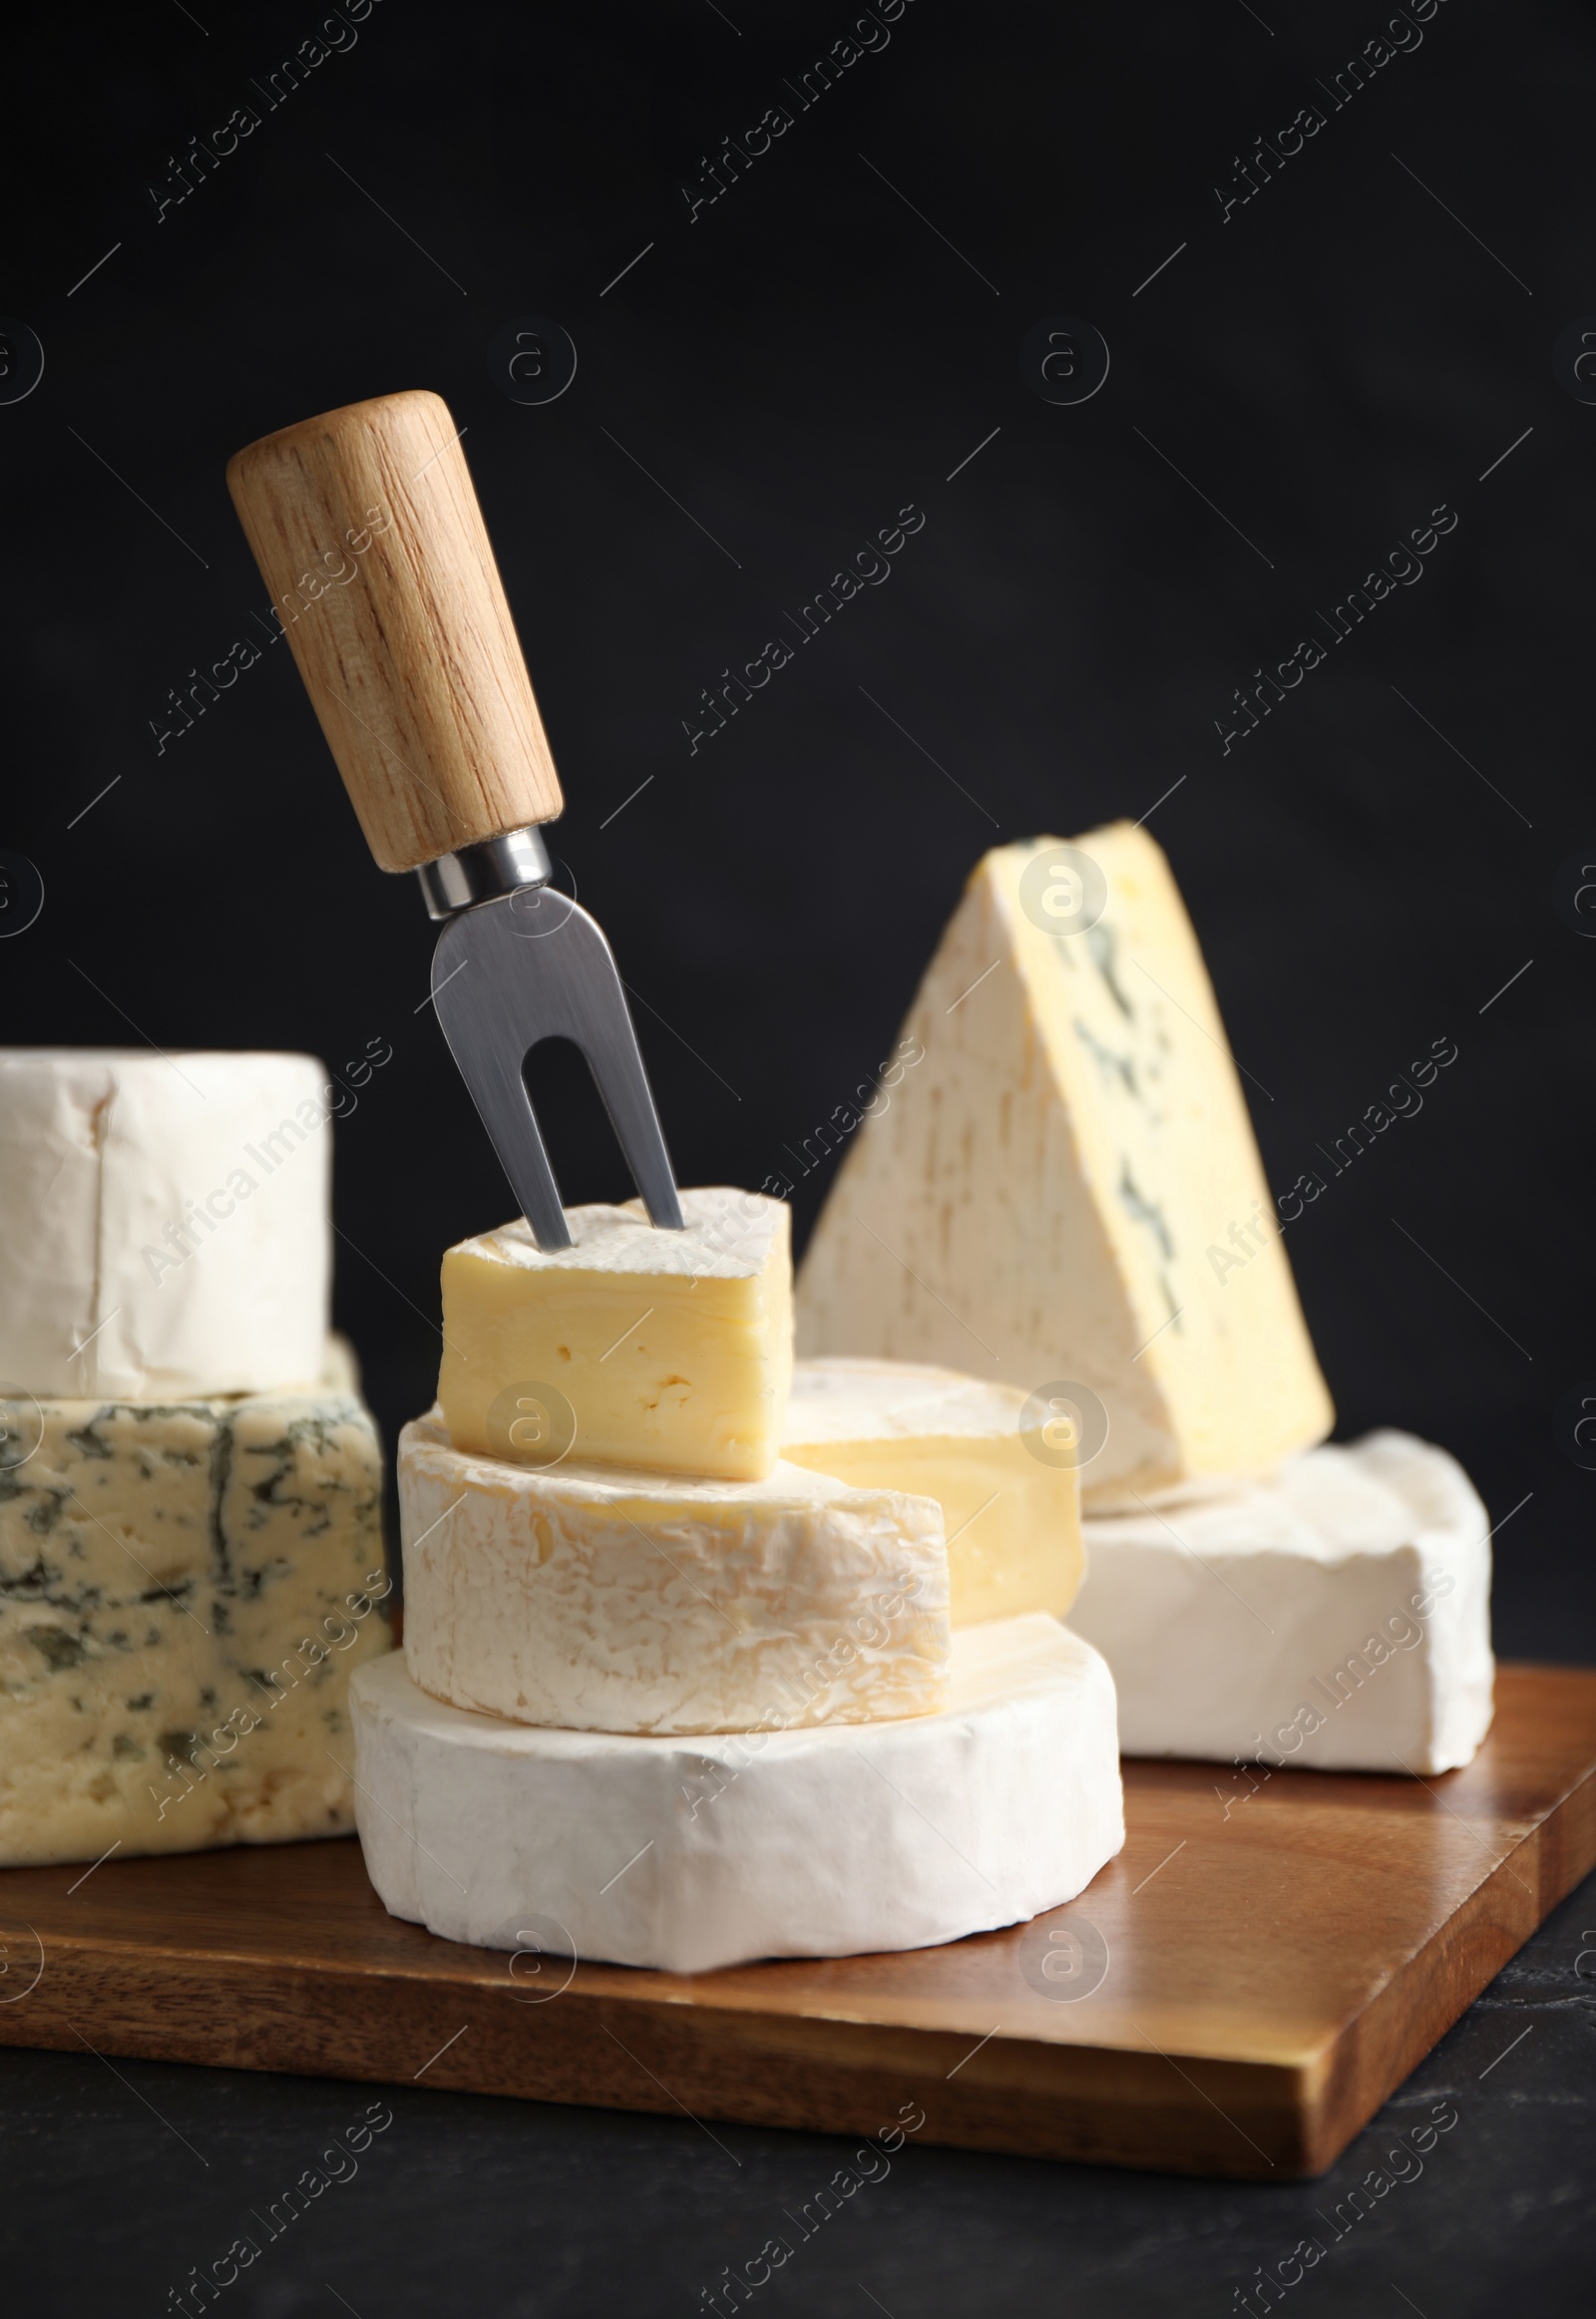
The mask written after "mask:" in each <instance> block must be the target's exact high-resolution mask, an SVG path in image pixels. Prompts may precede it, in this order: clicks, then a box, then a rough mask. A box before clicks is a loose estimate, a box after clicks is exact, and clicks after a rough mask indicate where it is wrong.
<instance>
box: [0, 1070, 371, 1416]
mask: <svg viewBox="0 0 1596 2319" xmlns="http://www.w3.org/2000/svg"><path fill="white" fill-rule="evenodd" d="M343 1096H344V1090H343V1089H341V1088H334V1087H331V1086H329V1084H328V1082H327V1074H326V1070H325V1068H324V1066H323V1065H322V1064H320V1063H318V1062H316V1061H315V1060H314V1058H313V1057H311V1056H309V1055H294V1054H252V1053H245V1054H185V1053H177V1054H173V1055H170V1056H167V1055H161V1054H156V1053H153V1052H148V1051H142V1050H141V1051H138V1052H130V1051H126V1050H122V1049H118V1048H96V1047H6V1048H0V1213H3V1215H4V1218H5V1229H4V1232H3V1234H0V1390H3V1389H5V1388H7V1387H9V1388H10V1389H12V1390H13V1391H21V1392H25V1393H35V1394H38V1395H40V1396H45V1395H52V1396H71V1397H74V1398H77V1397H82V1398H84V1399H92V1398H93V1399H108V1398H115V1399H120V1400H144V1401H153V1400H178V1399H184V1398H187V1397H191V1396H193V1395H196V1394H200V1395H208V1394H213V1393H239V1392H264V1391H271V1390H274V1389H275V1388H277V1387H278V1386H282V1385H291V1384H300V1385H306V1384H313V1383H314V1382H315V1381H316V1378H317V1377H318V1375H319V1374H320V1368H321V1358H322V1353H323V1351H324V1348H325V1346H326V1341H327V1312H328V1293H329V1282H330V1279H331V1237H330V1226H329V1222H328V1208H327V1198H328V1183H329V1180H330V1169H331V1156H332V1140H331V1138H332V1129H331V1119H332V1113H333V1110H334V1109H335V1108H337V1106H338V1104H339V1103H340V1102H341V1101H342V1100H343Z"/></svg>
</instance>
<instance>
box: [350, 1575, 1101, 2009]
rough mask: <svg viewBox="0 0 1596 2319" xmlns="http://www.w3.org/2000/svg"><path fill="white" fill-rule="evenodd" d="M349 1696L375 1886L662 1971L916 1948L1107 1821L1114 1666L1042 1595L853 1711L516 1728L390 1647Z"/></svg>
mask: <svg viewBox="0 0 1596 2319" xmlns="http://www.w3.org/2000/svg"><path fill="white" fill-rule="evenodd" d="M350 1712H351V1714H352V1716H353V1719H354V1725H355V1740H356V1758H355V1768H356V1776H357V1778H358V1780H359V1788H358V1790H357V1796H356V1809H357V1813H358V1817H359V1822H360V1840H361V1843H362V1845H363V1847H364V1849H365V1856H366V1867H367V1871H368V1873H369V1874H370V1877H371V1881H372V1883H373V1884H374V1885H375V1886H376V1889H377V1892H378V1894H379V1896H380V1898H381V1899H382V1901H383V1903H384V1905H385V1906H386V1907H387V1908H388V1909H389V1910H391V1911H392V1913H393V1914H394V1915H395V1916H402V1917H409V1918H412V1919H414V1920H415V1921H417V1922H419V1923H422V1924H425V1925H426V1926H427V1927H428V1928H429V1930H431V1931H432V1932H435V1933H438V1934H441V1935H442V1936H443V1938H444V1939H446V1940H455V1941H469V1942H472V1943H475V1944H476V1945H478V1946H479V1947H497V1948H512V1947H514V1946H515V1945H516V1930H517V1929H518V1928H520V1927H523V1926H525V1925H526V1924H527V1922H528V1918H529V1916H532V1917H539V1918H543V1919H545V1920H548V1919H552V1920H553V1921H554V1924H555V1925H556V1926H558V1927H559V1928H561V1929H562V1931H563V1933H564V1935H565V1937H566V1939H567V1940H568V1941H569V1944H570V1948H569V1949H568V1951H567V1954H568V1955H569V1954H570V1953H571V1951H572V1950H574V1951H575V1953H576V1954H577V1955H579V1956H583V1957H590V1958H597V1959H604V1960H608V1961H610V1962H612V1963H615V1964H620V1965H643V1966H652V1967H655V1968H658V1969H661V1970H664V1971H667V1972H678V1973H698V1972H706V1971H710V1970H712V1969H713V1968H715V1967H718V1966H722V1965H736V1964H742V1963H745V1962H747V1961H749V1960H750V1959H752V1958H756V1957H841V1956H851V1955H855V1954H858V1953H860V1952H870V1951H881V1950H889V1949H914V1948H923V1947H926V1946H929V1945H931V1944H933V1943H936V1942H941V1941H953V1940H960V1939H962V1938H963V1937H964V1936H965V1935H966V1934H967V1933H975V1932H986V1931H990V1930H991V1929H992V1928H993V1927H994V1926H997V1925H1004V1924H1013V1923H1016V1922H1019V1921H1021V1920H1022V1919H1025V1918H1028V1917H1031V1916H1035V1915H1037V1914H1039V1913H1040V1911H1041V1910H1043V1909H1047V1908H1055V1907H1058V1906H1060V1905H1061V1904H1062V1903H1063V1902H1064V1901H1066V1900H1072V1899H1073V1898H1074V1897H1075V1895H1076V1894H1077V1893H1078V1892H1080V1891H1082V1890H1083V1889H1084V1887H1085V1886H1086V1885H1087V1884H1088V1883H1089V1882H1090V1881H1091V1879H1092V1877H1093V1876H1094V1875H1095V1874H1096V1873H1097V1870H1098V1869H1099V1868H1101V1867H1102V1865H1103V1864H1104V1862H1105V1861H1107V1860H1109V1859H1111V1858H1112V1857H1113V1855H1114V1853H1115V1852H1117V1851H1118V1849H1119V1847H1120V1845H1121V1844H1122V1842H1123V1841H1124V1818H1123V1810H1122V1803H1121V1794H1120V1783H1119V1765H1118V1758H1117V1755H1116V1753H1115V1737H1114V1694H1113V1685H1112V1682H1111V1681H1110V1679H1109V1675H1108V1671H1107V1669H1106V1667H1105V1666H1104V1665H1103V1663H1102V1661H1101V1659H1100V1658H1099V1657H1098V1656H1097V1654H1096V1653H1095V1652H1094V1651H1091V1650H1089V1649H1088V1648H1087V1647H1086V1645H1084V1644H1083V1643H1081V1642H1080V1641H1079V1640H1078V1639H1077V1638H1076V1637H1074V1636H1072V1635H1071V1634H1070V1633H1069V1632H1068V1631H1067V1629H1065V1628H1062V1627H1060V1626H1058V1625H1057V1624H1056V1623H1055V1622H1054V1621H1053V1620H1051V1619H1048V1618H1045V1617H1043V1616H1040V1615H1037V1616H1034V1617H1031V1618H1026V1619H1014V1620H1009V1621H1004V1622H1000V1623H998V1624H995V1625H993V1626H987V1627H978V1628H973V1629H971V1630H970V1631H969V1632H968V1633H965V1634H961V1635H959V1636H956V1637H955V1640H954V1676H953V1695H952V1699H951V1701H950V1704H949V1706H948V1708H947V1709H946V1710H945V1711H944V1712H943V1713H942V1714H941V1715H937V1716H925V1717H918V1718H915V1719H913V1720H911V1721H907V1722H899V1723H881V1724H874V1725H871V1726H869V1727H867V1728H865V1729H860V1728H858V1727H847V1726H840V1725H833V1726H829V1727H824V1728H822V1729H820V1730H814V1731H803V1732H780V1733H774V1734H770V1735H765V1734H760V1733H750V1734H747V1735H744V1736H742V1737H736V1736H726V1737H721V1738H718V1739H701V1740H699V1741H697V1742H695V1743H694V1744H692V1745H687V1744H685V1743H683V1742H682V1741H680V1740H676V1739H618V1738H611V1737H607V1736H604V1735H600V1734H594V1733H578V1732H553V1731H531V1730H528V1729H526V1728H525V1727H523V1726H520V1725H516V1724H510V1723H504V1722H498V1721H492V1720H489V1719H487V1718H484V1717H481V1716H468V1715H463V1714H462V1713H461V1712H460V1711H459V1710H458V1709H455V1708H450V1707H445V1706H442V1705H441V1704H440V1703H439V1702H437V1701H435V1700H433V1699H431V1698H429V1697H428V1696H427V1694H426V1693H425V1692H422V1691H420V1690H418V1688H417V1687H416V1686H415V1684H413V1683H412V1682H411V1681H410V1679H409V1676H408V1675H407V1674H406V1672H405V1670H404V1668H403V1666H402V1665H401V1664H400V1663H399V1662H398V1661H397V1660H394V1661H391V1662H389V1663H388V1664H386V1665H383V1666H378V1667H370V1668H364V1669H362V1670H361V1672H360V1673H359V1674H358V1675H357V1677H356V1679H355V1681H354V1683H353V1684H352V1685H351V1686H350ZM547 1945H548V1948H549V1950H551V1951H553V1950H557V1949H558V1947H559V1943H558V1941H555V1940H550V1941H549V1942H548V1944H547Z"/></svg>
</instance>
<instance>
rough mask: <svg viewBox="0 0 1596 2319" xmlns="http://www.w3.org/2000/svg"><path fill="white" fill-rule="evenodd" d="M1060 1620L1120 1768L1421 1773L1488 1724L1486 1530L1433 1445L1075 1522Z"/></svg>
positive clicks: (1231, 1789)
mask: <svg viewBox="0 0 1596 2319" xmlns="http://www.w3.org/2000/svg"><path fill="white" fill-rule="evenodd" d="M1085 1529H1086V1558H1087V1577H1086V1583H1085V1585H1084V1586H1083V1587H1082V1588H1081V1591H1080V1595H1079V1597H1078V1598H1077V1600H1076V1603H1075V1607H1074V1609H1073V1611H1072V1612H1071V1613H1070V1621H1069V1623H1070V1625H1071V1627H1072V1628H1073V1629H1074V1630H1075V1632H1076V1633H1077V1634H1080V1635H1084V1636H1085V1638H1086V1640H1087V1641H1088V1642H1090V1643H1092V1644H1094V1645H1095V1647H1096V1648H1097V1649H1098V1650H1099V1651H1100V1652H1101V1653H1102V1655H1103V1657H1104V1658H1105V1659H1106V1660H1107V1662H1108V1664H1109V1666H1110V1667H1111V1668H1112V1669H1113V1673H1114V1683H1115V1686H1116V1688H1117V1690H1118V1693H1119V1735H1120V1745H1121V1747H1122V1748H1123V1750H1124V1752H1125V1753H1126V1754H1128V1755H1193V1756H1198V1757H1204V1758H1208V1759H1210V1760H1212V1761H1214V1762H1217V1763H1222V1764H1224V1765H1226V1766H1227V1775H1226V1778H1225V1780H1224V1781H1223V1782H1222V1784H1221V1790H1220V1794H1221V1801H1222V1802H1223V1801H1224V1800H1226V1799H1227V1798H1228V1799H1233V1800H1234V1801H1236V1802H1239V1801H1240V1800H1241V1799H1242V1798H1243V1797H1245V1796H1247V1795H1249V1794H1251V1793H1252V1792H1254V1788H1255V1786H1256V1781H1254V1782H1253V1784H1252V1785H1249V1784H1248V1783H1247V1781H1246V1779H1245V1778H1244V1777H1243V1776H1242V1775H1240V1774H1239V1773H1237V1772H1236V1770H1235V1768H1234V1767H1235V1766H1236V1765H1237V1764H1239V1763H1261V1764H1265V1765H1269V1766H1279V1765H1280V1764H1282V1763H1285V1764H1289V1765H1291V1766H1292V1767H1293V1768H1294V1769H1303V1768H1310V1769H1317V1770H1326V1771H1331V1770H1335V1771H1385V1772H1390V1773H1394V1774H1397V1775H1398V1776H1399V1775H1400V1774H1402V1773H1403V1772H1418V1773H1423V1774H1425V1775H1427V1774H1429V1773H1431V1772H1435V1771H1449V1770H1451V1769H1452V1768H1453V1767H1454V1766H1455V1765H1457V1764H1459V1763H1466V1762H1467V1761H1468V1760H1469V1758H1470V1757H1471V1756H1472V1754H1473V1753H1474V1750H1475V1749H1476V1747H1477V1746H1478V1745H1479V1742H1480V1740H1481V1739H1483V1738H1484V1736H1485V1734H1486V1732H1487V1731H1488V1730H1489V1728H1490V1719H1491V1686H1492V1676H1493V1662H1492V1659H1491V1648H1490V1539H1489V1535H1488V1533H1489V1530H1490V1517H1489V1515H1488V1514H1487V1513H1486V1511H1485V1509H1484V1507H1483V1506H1482V1505H1481V1504H1480V1502H1479V1499H1478V1497H1477V1496H1476V1494H1475V1492H1474V1490H1473V1488H1472V1486H1471V1485H1470V1483H1469V1480H1468V1477H1467V1475H1466V1474H1465V1473H1464V1472H1463V1471H1462V1468H1461V1467H1460V1466H1459V1465H1457V1463H1456V1462H1455V1461H1454V1460H1453V1459H1452V1458H1450V1457H1448V1456H1447V1455H1446V1453H1445V1451H1444V1450H1441V1449H1434V1448H1431V1447H1429V1446H1428V1444H1426V1443H1425V1442H1422V1441H1417V1440H1414V1439H1413V1437H1412V1436H1411V1435H1410V1434H1407V1433H1397V1432H1382V1433H1371V1434H1370V1435H1368V1437H1367V1438H1366V1439H1365V1440H1363V1441H1360V1442H1357V1443H1355V1444H1354V1445H1353V1446H1352V1447H1351V1448H1347V1449H1343V1448H1324V1449H1313V1450H1310V1451H1309V1452H1308V1453H1307V1455H1306V1456H1303V1457H1297V1458H1293V1459H1292V1460H1291V1461H1290V1463H1288V1464H1287V1465H1285V1466H1284V1467H1282V1469H1281V1470H1280V1472H1279V1473H1278V1474H1276V1475H1274V1476H1272V1477H1271V1478H1270V1479H1269V1480H1268V1481H1265V1482H1241V1483H1233V1484H1231V1485H1229V1486H1228V1487H1227V1486H1223V1485H1218V1484H1216V1485H1215V1486H1214V1487H1213V1488H1212V1489H1211V1490H1209V1491H1208V1492H1207V1493H1206V1494H1204V1495H1202V1496H1197V1497H1189V1498H1186V1499H1185V1500H1184V1501H1183V1500H1182V1499H1181V1498H1180V1497H1179V1496H1178V1495H1177V1494H1174V1493H1172V1494H1171V1495H1170V1496H1168V1497H1166V1498H1162V1499H1159V1500H1158V1501H1156V1502H1153V1503H1150V1504H1149V1505H1147V1506H1146V1507H1145V1508H1144V1509H1142V1510H1140V1511H1138V1512H1137V1513H1135V1514H1133V1515H1112V1516H1107V1517H1102V1518H1097V1519H1091V1520H1088V1521H1087V1523H1086V1525H1085Z"/></svg>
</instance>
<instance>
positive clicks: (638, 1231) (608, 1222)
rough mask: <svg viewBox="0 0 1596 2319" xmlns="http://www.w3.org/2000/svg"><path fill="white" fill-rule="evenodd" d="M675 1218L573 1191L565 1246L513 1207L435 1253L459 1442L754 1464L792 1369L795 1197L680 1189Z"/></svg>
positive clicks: (757, 1473)
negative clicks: (580, 1197) (499, 1220)
mask: <svg viewBox="0 0 1596 2319" xmlns="http://www.w3.org/2000/svg"><path fill="white" fill-rule="evenodd" d="M681 1212H682V1215H683V1217H684V1218H685V1220H686V1230H685V1231H682V1232H663V1231H660V1230H658V1229H657V1228H656V1227H655V1226H654V1225H652V1224H650V1223H649V1221H648V1217H647V1214H646V1212H645V1211H644V1208H643V1205H642V1203H641V1201H640V1200H632V1201H628V1202H627V1204H626V1205H625V1206H624V1207H620V1208H611V1207H605V1206H602V1205H597V1206H593V1207H586V1208H568V1209H567V1210H566V1222H567V1224H568V1226H569V1227H570V1230H571V1240H572V1245H571V1246H570V1247H569V1248H557V1249H543V1248H540V1247H539V1246H538V1244H537V1242H536V1241H535V1240H534V1239H533V1237H532V1234H531V1231H530V1230H529V1229H528V1226H527V1224H526V1223H525V1221H524V1220H522V1219H520V1218H518V1219H517V1221H516V1222H515V1223H514V1224H507V1225H505V1226H504V1227H503V1228H502V1229H501V1230H500V1231H497V1232H485V1233H483V1234H482V1235H481V1236H480V1238H478V1239H476V1240H466V1241H462V1242H461V1243H460V1245H459V1246H458V1247H457V1248H451V1249H450V1250H449V1251H448V1252H447V1253H446V1255H445V1257H444V1260H443V1339H444V1352H443V1359H442V1362H441V1364H440V1367H439V1373H438V1399H439V1401H440V1403H441V1404H442V1408H443V1413H444V1421H445V1423H446V1424H447V1425H448V1427H449V1433H450V1438H451V1439H452V1440H453V1441H454V1443H455V1445H456V1447H457V1448H460V1449H473V1450H477V1451H479V1452H481V1453H482V1454H483V1455H485V1456H493V1457H512V1458H513V1457H517V1456H519V1455H520V1452H521V1450H522V1449H523V1448H524V1447H525V1448H527V1449H530V1450H532V1451H533V1452H534V1453H535V1454H534V1456H533V1458H532V1462H534V1463H542V1462H544V1459H543V1456H542V1454H541V1452H542V1451H543V1450H544V1449H545V1448H546V1447H547V1446H548V1444H549V1442H550V1441H555V1442H556V1444H557V1446H558V1447H559V1448H560V1449H561V1450H563V1451H564V1450H570V1451H571V1453H572V1454H574V1455H576V1456H577V1457H580V1458H582V1459H583V1460H584V1461H585V1462H586V1463H590V1464H599V1465H623V1466H637V1465H643V1466H650V1467H652V1468H654V1469H655V1470H656V1471H658V1472H663V1473H707V1474H715V1475H718V1476H719V1477H720V1478H722V1479H723V1480H727V1481H760V1480H762V1479H763V1478H764V1476H765V1475H766V1474H767V1473H768V1472H769V1471H770V1469H771V1467H772V1466H773V1465H774V1464H775V1462H776V1459H777V1457H778V1455H779V1454H780V1442H781V1421H782V1416H783V1413H784V1411H785V1409H786V1405H787V1388H788V1383H789V1380H790V1378H791V1375H792V1239H791V1217H790V1211H789V1210H788V1209H787V1208H786V1207H785V1206H784V1205H783V1203H782V1202H781V1201H780V1200H772V1199H769V1198H768V1197H767V1196H766V1195H765V1194H764V1193H762V1192H738V1191H733V1190H729V1189H727V1188H725V1187H722V1186H712V1187H709V1188H707V1189H704V1190H697V1191H685V1192H683V1193H682V1195H681Z"/></svg>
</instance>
